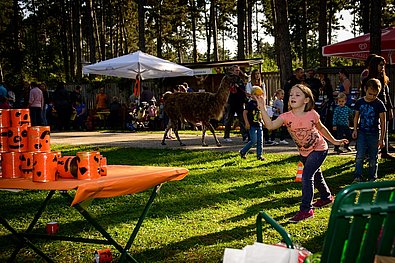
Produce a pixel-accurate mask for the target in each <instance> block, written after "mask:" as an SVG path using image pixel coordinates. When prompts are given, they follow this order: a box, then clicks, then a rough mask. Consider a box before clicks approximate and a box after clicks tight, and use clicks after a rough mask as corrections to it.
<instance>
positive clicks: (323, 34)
mask: <svg viewBox="0 0 395 263" xmlns="http://www.w3.org/2000/svg"><path fill="white" fill-rule="evenodd" d="M319 1H320V2H319V15H318V25H319V27H318V46H319V48H320V50H322V47H323V46H326V45H327V44H328V41H327V33H328V21H327V19H326V16H327V14H326V0H319ZM320 53H321V56H320V67H323V68H324V67H327V66H328V59H327V57H324V56H323V55H322V52H320Z"/></svg>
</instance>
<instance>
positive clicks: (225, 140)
mask: <svg viewBox="0 0 395 263" xmlns="http://www.w3.org/2000/svg"><path fill="white" fill-rule="evenodd" d="M224 142H233V141H232V139H231V138H225V139H224Z"/></svg>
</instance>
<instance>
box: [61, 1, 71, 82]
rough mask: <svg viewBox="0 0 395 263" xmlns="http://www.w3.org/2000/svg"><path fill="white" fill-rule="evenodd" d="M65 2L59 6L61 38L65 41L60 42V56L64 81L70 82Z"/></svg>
mask: <svg viewBox="0 0 395 263" xmlns="http://www.w3.org/2000/svg"><path fill="white" fill-rule="evenodd" d="M66 1H67V0H63V1H62V4H61V10H62V23H61V26H60V28H61V33H60V34H61V38H62V39H64V40H65V41H61V43H62V53H63V54H62V55H63V66H64V74H65V76H66V81H67V82H69V81H70V63H69V52H68V48H67V24H68V22H67V3H66Z"/></svg>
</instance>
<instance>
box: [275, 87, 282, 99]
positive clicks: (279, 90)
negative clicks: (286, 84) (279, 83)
mask: <svg viewBox="0 0 395 263" xmlns="http://www.w3.org/2000/svg"><path fill="white" fill-rule="evenodd" d="M281 93H282V94H284V90H283V89H278V90H276V92H274V97H278V96H279V95H280V94H281Z"/></svg>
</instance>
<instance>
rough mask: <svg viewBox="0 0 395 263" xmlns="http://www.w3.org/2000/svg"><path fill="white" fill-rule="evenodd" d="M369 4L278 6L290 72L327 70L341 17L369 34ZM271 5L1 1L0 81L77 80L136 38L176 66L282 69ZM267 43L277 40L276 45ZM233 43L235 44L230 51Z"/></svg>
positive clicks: (385, 8) (183, 0)
mask: <svg viewBox="0 0 395 263" xmlns="http://www.w3.org/2000/svg"><path fill="white" fill-rule="evenodd" d="M322 1H325V3H326V9H325V10H326V12H324V13H325V14H326V15H324V16H321V17H320V13H321V14H322V11H320V8H321V7H322V3H323V2H322ZM371 2H373V0H353V1H346V0H331V1H329V0H311V1H306V0H295V1H286V0H284V1H282V3H283V5H285V6H286V8H287V10H288V12H286V13H284V14H281V16H286V17H285V19H286V20H287V21H288V27H287V28H288V29H287V31H288V32H289V43H288V44H289V50H290V51H289V52H290V55H289V56H290V59H291V61H292V66H296V65H298V66H303V67H317V66H320V65H321V66H322V65H323V64H325V63H326V62H325V60H321V61H320V58H321V55H320V52H321V46H322V45H324V44H325V43H327V44H330V43H332V42H333V41H335V40H336V36H335V35H333V30H335V29H339V28H340V24H339V20H340V19H342V18H341V17H339V16H338V14H339V12H340V11H341V10H350V11H351V13H352V14H353V15H354V19H353V26H354V33H355V34H356V35H359V34H361V33H362V32H364V30H366V28H365V27H366V26H364V25H365V24H366V23H368V24H370V23H371V21H370V19H369V17H370V16H367V17H366V16H365V14H366V12H370V10H371V9H370V8H371ZM274 3H275V0H230V1H229V0H228V1H225V0H215V1H214V0H211V1H209V0H177V1H171V0H159V1H156V0H135V1H130V0H56V1H55V0H19V1H18V0H3V1H1V2H0V8H1V10H2V12H1V14H0V54H1V56H0V73H1V78H2V80H4V79H5V80H7V81H10V82H14V83H17V82H21V81H22V80H33V79H36V80H39V81H51V80H62V81H67V82H80V81H81V80H82V78H83V76H82V71H81V69H82V67H83V66H84V65H85V64H87V63H93V62H97V61H100V60H105V59H109V58H112V57H117V56H121V55H124V54H126V53H130V52H134V51H136V50H137V49H138V48H139V39H140V38H141V37H143V38H144V40H145V41H144V42H145V43H144V49H145V51H146V52H147V53H150V54H153V55H157V56H159V57H163V58H165V59H169V60H172V61H174V62H179V63H182V62H198V61H207V60H210V61H215V60H227V59H234V58H236V59H241V58H253V57H263V58H265V61H267V64H266V65H264V66H263V68H265V69H267V70H269V71H275V70H278V69H281V68H283V69H284V65H283V64H282V63H289V62H284V61H283V60H282V59H280V57H281V56H282V54H280V53H279V52H280V50H282V49H283V48H284V47H282V48H281V49H279V48H280V47H281V45H283V43H281V45H280V43H279V42H278V40H279V39H281V38H283V36H284V35H283V34H281V35H278V30H279V28H278V25H276V20H277V21H278V20H279V19H280V17H277V18H276V16H275V13H276V10H275V9H276V5H275V4H274ZM381 3H382V12H381V13H382V20H381V26H382V27H387V26H391V25H392V26H393V25H394V20H395V18H394V17H395V15H394V14H395V10H394V9H395V7H394V4H393V3H392V2H391V0H383V1H381ZM139 4H142V7H143V8H144V9H143V10H142V11H143V14H144V17H143V22H144V30H139V19H138V6H139ZM279 14H280V13H279ZM366 20H367V21H366ZM140 21H141V20H140ZM323 29H327V30H323ZM368 30H370V29H368ZM325 32H326V33H325ZM268 38H271V39H273V38H275V40H274V43H273V41H270V42H268ZM230 39H231V40H234V41H235V42H237V43H238V45H237V46H236V47H232V46H229V45H228V43H229V41H228V40H230ZM276 39H277V40H276ZM286 49H288V48H286ZM281 52H284V51H281ZM287 52H288V51H287ZM322 61H324V62H322ZM265 63H266V62H265ZM285 68H288V67H285ZM287 71H288V69H287Z"/></svg>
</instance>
